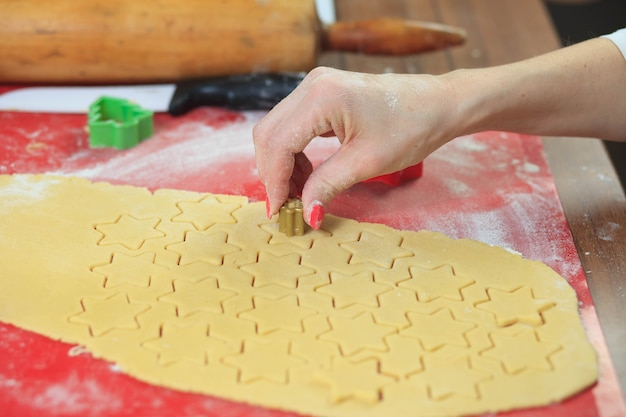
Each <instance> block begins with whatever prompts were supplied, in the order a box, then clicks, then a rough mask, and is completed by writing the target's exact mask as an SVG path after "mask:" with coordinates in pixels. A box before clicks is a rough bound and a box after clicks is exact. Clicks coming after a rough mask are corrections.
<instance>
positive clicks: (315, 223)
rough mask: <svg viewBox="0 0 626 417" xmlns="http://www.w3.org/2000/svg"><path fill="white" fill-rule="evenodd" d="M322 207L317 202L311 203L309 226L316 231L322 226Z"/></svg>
mask: <svg viewBox="0 0 626 417" xmlns="http://www.w3.org/2000/svg"><path fill="white" fill-rule="evenodd" d="M324 214H325V210H324V206H322V203H320V202H319V201H316V202H314V203H313V206H312V208H311V213H310V214H309V225H310V226H311V227H312V228H313V229H315V230H317V229H319V228H320V227H321V226H322V220H324Z"/></svg>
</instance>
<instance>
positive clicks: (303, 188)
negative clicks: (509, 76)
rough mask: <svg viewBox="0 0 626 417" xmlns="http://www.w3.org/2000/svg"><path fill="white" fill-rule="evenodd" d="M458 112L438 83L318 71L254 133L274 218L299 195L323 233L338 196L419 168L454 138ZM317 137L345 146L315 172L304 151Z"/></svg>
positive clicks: (451, 97)
mask: <svg viewBox="0 0 626 417" xmlns="http://www.w3.org/2000/svg"><path fill="white" fill-rule="evenodd" d="M456 111H457V110H456V99H455V97H454V94H453V92H452V91H451V89H450V88H449V87H448V85H447V84H446V82H445V81H443V79H441V78H439V77H436V76H431V75H398V74H384V75H372V74H360V73H353V72H346V71H339V70H333V69H329V68H316V69H314V70H313V71H311V73H310V74H309V75H307V77H306V78H305V79H304V80H303V82H302V83H301V84H300V86H298V88H296V90H294V92H293V93H292V94H290V95H289V96H288V97H287V98H285V99H284V100H283V101H282V102H281V103H279V104H278V105H277V106H276V107H275V108H274V109H273V110H272V111H271V112H270V113H269V114H268V115H267V116H265V118H263V119H262V120H261V121H259V123H258V124H257V125H256V126H255V127H254V131H253V137H254V145H255V150H256V162H257V168H258V173H259V178H260V179H261V181H262V182H263V183H264V184H265V187H266V191H267V197H268V200H267V203H268V206H267V207H268V216H271V215H272V214H274V213H276V212H277V211H278V209H279V208H280V206H281V205H282V204H283V203H284V202H285V201H286V200H287V198H289V197H292V196H295V195H298V194H300V193H301V195H302V203H303V206H304V218H305V220H306V221H307V223H309V224H310V225H311V226H312V227H313V228H316V229H317V228H319V227H320V225H321V221H322V219H323V217H324V211H325V209H324V207H325V206H326V205H327V204H328V203H329V202H330V200H331V199H332V198H333V197H334V196H335V195H337V194H338V193H340V192H342V191H343V190H345V189H347V188H349V187H350V186H352V185H353V184H355V183H357V182H360V181H362V180H365V179H368V178H372V177H375V176H378V175H382V174H388V173H391V172H395V171H398V170H401V169H403V168H406V167H408V166H411V165H414V164H416V163H418V162H420V161H422V160H423V159H424V158H425V157H426V156H427V155H428V154H430V153H431V152H432V151H434V150H435V149H437V148H438V147H440V146H441V145H443V144H444V143H445V142H447V141H448V140H450V139H452V138H454V137H455V136H456V135H457V129H456V125H455V123H453V121H454V120H455V113H456ZM318 136H337V138H338V139H339V142H340V143H341V146H340V148H339V149H338V150H337V152H336V153H334V154H333V155H332V156H330V157H329V158H328V159H327V160H326V161H324V162H323V163H322V164H321V165H320V166H319V167H318V168H317V169H315V170H314V171H313V170H312V166H311V163H310V161H309V160H308V159H307V158H306V156H305V155H304V154H303V153H302V151H303V150H304V148H305V147H306V146H307V144H308V143H309V142H311V140H313V139H314V138H315V137H318Z"/></svg>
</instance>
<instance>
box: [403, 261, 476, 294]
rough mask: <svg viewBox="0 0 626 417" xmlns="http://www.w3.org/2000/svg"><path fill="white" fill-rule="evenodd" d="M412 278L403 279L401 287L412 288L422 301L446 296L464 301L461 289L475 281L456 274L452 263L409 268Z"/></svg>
mask: <svg viewBox="0 0 626 417" xmlns="http://www.w3.org/2000/svg"><path fill="white" fill-rule="evenodd" d="M409 271H410V272H411V279H409V280H407V281H402V282H401V283H399V284H398V286H399V287H402V288H409V289H412V290H413V291H415V292H416V293H417V298H418V299H419V300H420V301H422V302H428V301H432V300H436V299H437V298H446V299H448V300H453V301H463V295H462V294H461V290H462V289H463V288H465V287H468V286H470V285H472V284H473V283H474V282H475V281H474V280H472V279H469V278H464V277H460V276H458V275H455V273H454V271H453V269H452V267H451V266H450V265H441V266H438V267H437V268H434V269H430V270H428V269H422V268H418V267H411V268H409Z"/></svg>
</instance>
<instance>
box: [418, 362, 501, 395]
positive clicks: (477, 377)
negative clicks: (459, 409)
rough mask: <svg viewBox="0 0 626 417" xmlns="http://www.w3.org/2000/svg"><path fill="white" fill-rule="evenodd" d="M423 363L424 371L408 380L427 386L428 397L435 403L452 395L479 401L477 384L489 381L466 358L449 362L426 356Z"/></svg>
mask: <svg viewBox="0 0 626 417" xmlns="http://www.w3.org/2000/svg"><path fill="white" fill-rule="evenodd" d="M423 361H424V371H423V372H419V373H417V374H415V375H413V376H412V377H410V379H411V380H412V381H420V382H423V383H424V384H425V385H427V386H428V394H429V396H430V397H431V398H432V399H433V400H436V401H440V400H443V399H445V398H448V397H450V396H452V395H458V396H462V397H467V398H471V399H479V398H480V390H479V384H480V383H481V382H483V381H486V380H488V379H491V375H489V374H487V373H484V372H480V371H477V370H475V369H473V368H472V367H471V363H470V361H469V358H467V357H460V358H456V359H453V360H451V359H449V358H446V359H440V358H436V357H434V356H432V355H426V356H424V358H423Z"/></svg>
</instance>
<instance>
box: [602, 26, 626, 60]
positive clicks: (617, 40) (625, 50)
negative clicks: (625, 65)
mask: <svg viewBox="0 0 626 417" xmlns="http://www.w3.org/2000/svg"><path fill="white" fill-rule="evenodd" d="M603 38H607V39H610V40H612V41H613V43H614V44H615V45H617V47H618V48H619V50H620V51H622V55H624V59H626V28H624V29H620V30H618V31H615V32H613V33H611V34H610V35H605V36H603Z"/></svg>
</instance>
